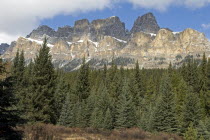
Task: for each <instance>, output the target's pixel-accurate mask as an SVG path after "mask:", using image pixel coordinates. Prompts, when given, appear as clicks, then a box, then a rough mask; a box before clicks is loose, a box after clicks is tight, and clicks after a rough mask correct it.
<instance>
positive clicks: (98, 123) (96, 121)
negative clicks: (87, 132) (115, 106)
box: [90, 107, 103, 128]
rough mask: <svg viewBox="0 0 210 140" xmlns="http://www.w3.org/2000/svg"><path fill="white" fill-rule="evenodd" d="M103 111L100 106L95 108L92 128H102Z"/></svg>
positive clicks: (91, 121) (91, 123)
mask: <svg viewBox="0 0 210 140" xmlns="http://www.w3.org/2000/svg"><path fill="white" fill-rule="evenodd" d="M102 125H103V112H102V111H101V110H100V109H99V108H97V107H96V108H95V109H94V110H93V112H92V114H91V117H90V126H91V127H92V128H102Z"/></svg>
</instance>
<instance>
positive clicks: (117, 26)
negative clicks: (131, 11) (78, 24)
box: [91, 16, 126, 40]
mask: <svg viewBox="0 0 210 140" xmlns="http://www.w3.org/2000/svg"><path fill="white" fill-rule="evenodd" d="M91 34H92V35H95V38H97V39H96V40H100V38H101V36H102V37H104V36H113V37H116V38H120V39H124V38H125V35H126V34H125V24H124V23H123V22H121V21H120V18H119V17H117V16H112V17H109V18H106V19H98V20H93V21H92V22H91Z"/></svg>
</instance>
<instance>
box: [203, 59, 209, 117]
mask: <svg viewBox="0 0 210 140" xmlns="http://www.w3.org/2000/svg"><path fill="white" fill-rule="evenodd" d="M207 89H208V91H207V92H205V94H204V99H205V100H204V102H205V110H206V113H207V115H208V116H210V59H208V63H207Z"/></svg>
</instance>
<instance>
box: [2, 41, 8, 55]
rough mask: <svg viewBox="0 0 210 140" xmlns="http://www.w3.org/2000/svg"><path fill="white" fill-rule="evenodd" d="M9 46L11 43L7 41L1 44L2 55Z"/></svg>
mask: <svg viewBox="0 0 210 140" xmlns="http://www.w3.org/2000/svg"><path fill="white" fill-rule="evenodd" d="M8 48H9V44H7V43H2V44H0V55H1V54H3V53H5V52H6V51H7V49H8Z"/></svg>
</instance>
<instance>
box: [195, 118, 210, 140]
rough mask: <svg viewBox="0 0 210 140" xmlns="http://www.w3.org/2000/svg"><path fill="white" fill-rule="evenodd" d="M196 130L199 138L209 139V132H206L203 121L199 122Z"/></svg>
mask: <svg viewBox="0 0 210 140" xmlns="http://www.w3.org/2000/svg"><path fill="white" fill-rule="evenodd" d="M197 130H198V136H199V137H200V138H201V137H203V138H204V139H206V140H208V138H210V132H209V131H208V129H207V126H206V124H205V123H204V122H203V121H199V124H198V126H197Z"/></svg>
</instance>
